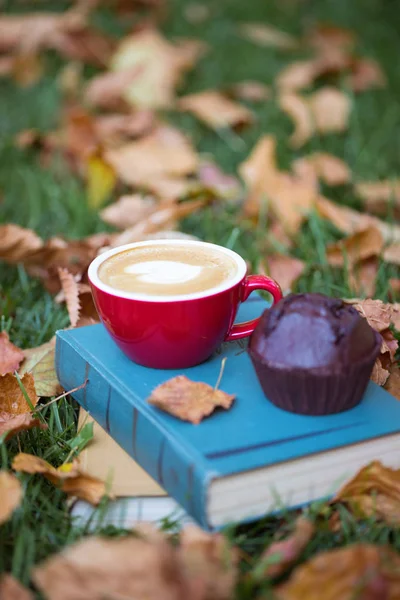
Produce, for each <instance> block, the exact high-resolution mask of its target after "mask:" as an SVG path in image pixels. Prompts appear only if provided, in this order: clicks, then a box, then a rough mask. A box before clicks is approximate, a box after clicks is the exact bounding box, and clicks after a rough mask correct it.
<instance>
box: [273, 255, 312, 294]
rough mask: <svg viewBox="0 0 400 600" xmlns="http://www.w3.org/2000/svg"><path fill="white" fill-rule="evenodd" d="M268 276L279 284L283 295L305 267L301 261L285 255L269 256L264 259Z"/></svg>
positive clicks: (290, 289) (291, 287) (288, 290)
mask: <svg viewBox="0 0 400 600" xmlns="http://www.w3.org/2000/svg"><path fill="white" fill-rule="evenodd" d="M266 263H267V265H268V274H269V275H270V276H271V277H272V279H275V280H276V281H278V282H279V285H280V286H281V288H282V291H283V293H286V292H290V291H292V289H293V285H294V284H295V282H296V281H297V280H298V278H299V277H300V276H301V275H302V274H303V272H304V270H305V268H306V265H305V263H304V262H303V261H302V260H299V259H298V258H294V257H292V256H287V255H285V254H271V255H269V256H268V258H267V259H266Z"/></svg>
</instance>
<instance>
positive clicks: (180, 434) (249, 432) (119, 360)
mask: <svg viewBox="0 0 400 600" xmlns="http://www.w3.org/2000/svg"><path fill="white" fill-rule="evenodd" d="M265 306H267V305H266V303H264V301H263V300H262V299H261V298H260V297H255V298H254V299H250V300H248V301H247V302H246V303H245V304H244V305H243V306H242V307H241V310H240V311H239V315H238V318H239V319H240V320H243V319H250V318H253V317H255V316H257V315H259V314H261V312H262V310H263V309H264V308H265ZM223 357H227V361H226V364H225V369H224V373H223V377H222V381H221V384H220V389H222V390H223V391H225V392H227V393H229V394H235V395H236V400H235V402H234V404H233V406H232V407H231V409H230V410H228V411H225V410H219V411H216V412H214V413H213V414H212V415H211V416H210V417H208V418H206V419H204V420H203V421H202V422H201V423H200V424H199V425H192V424H191V423H188V422H184V421H181V420H178V419H176V418H175V417H173V416H171V415H169V414H166V413H165V412H162V411H161V410H159V409H157V408H155V407H153V406H151V405H149V404H148V403H147V401H146V399H147V398H148V397H149V396H150V394H151V392H152V390H153V389H154V388H155V387H156V386H157V385H159V384H161V383H163V382H165V381H167V380H168V379H170V378H172V377H175V376H176V375H178V374H182V373H184V374H185V375H186V376H187V377H189V378H190V379H192V380H194V381H204V382H206V383H209V384H210V385H212V386H214V385H215V383H216V381H217V379H218V375H219V373H220V369H221V361H222V358H223ZM56 365H57V373H58V377H59V380H60V382H61V384H62V386H63V387H64V388H65V389H66V390H71V389H73V388H75V387H77V386H79V385H81V384H82V383H84V381H86V380H87V384H86V386H85V387H84V388H83V389H81V390H79V391H77V392H76V393H74V394H73V396H74V398H76V400H77V401H78V402H79V403H80V404H81V405H82V406H83V407H84V408H85V409H86V410H87V411H88V412H90V413H91V414H92V416H93V417H94V418H95V419H96V420H97V421H98V422H99V423H100V425H101V426H102V427H103V428H104V429H105V430H106V431H107V432H108V433H110V435H111V436H112V437H113V438H114V439H115V440H116V441H117V442H118V443H119V444H120V445H121V446H122V447H123V448H124V449H125V450H126V451H127V452H128V453H129V454H130V455H131V456H132V457H133V458H134V460H136V461H137V462H138V463H139V464H140V465H141V466H142V467H143V468H144V469H145V470H146V471H147V472H148V473H149V475H151V477H153V478H154V479H155V480H157V481H158V482H159V484H160V485H161V486H162V487H163V488H164V489H165V490H166V491H167V492H168V493H169V494H170V496H172V497H173V498H174V499H175V500H176V501H177V502H178V503H179V504H180V505H181V506H182V507H183V508H184V509H185V510H186V511H187V513H188V514H189V515H191V516H192V517H193V518H194V519H195V520H196V521H197V522H198V523H199V524H200V525H201V526H203V527H204V528H205V529H217V528H220V527H222V526H224V525H225V524H228V523H232V522H243V521H247V520H252V519H255V518H258V517H260V516H263V515H265V514H266V513H268V512H271V511H274V510H279V509H281V508H282V507H284V506H285V507H294V506H300V505H302V504H305V503H307V502H310V501H313V500H316V499H320V498H323V497H328V496H330V495H332V494H333V493H334V492H335V490H336V489H337V488H338V486H339V485H341V484H342V483H343V482H344V481H345V480H346V479H347V478H348V477H350V476H352V475H353V474H354V473H355V472H356V471H357V470H358V469H359V468H360V467H361V466H363V465H364V464H366V463H368V462H369V461H371V460H374V459H379V460H382V461H383V462H384V463H385V464H387V465H389V466H393V467H400V435H399V432H400V402H399V401H398V400H396V399H395V398H394V397H393V396H391V395H390V394H388V393H387V392H386V391H385V390H383V389H382V388H379V387H378V386H377V385H375V384H374V383H372V382H371V383H370V384H369V385H368V388H367V391H366V393H365V396H364V398H363V400H362V402H361V404H360V405H359V406H357V407H355V408H353V409H352V410H350V411H347V412H343V413H340V414H336V415H329V416H323V417H309V416H301V415H295V414H292V413H289V412H285V411H283V410H281V409H279V408H277V407H275V406H274V405H273V404H272V403H270V402H269V401H268V400H267V399H266V398H265V397H264V395H263V392H262V390H261V388H260V385H259V383H258V380H257V378H256V376H255V373H254V370H253V367H252V364H251V362H250V359H249V357H248V355H247V352H246V348H245V344H244V343H228V344H224V345H223V347H222V348H221V349H220V351H219V352H218V353H216V354H215V355H214V356H213V357H211V358H210V359H209V360H208V361H207V362H205V363H203V364H201V365H199V366H197V367H193V368H190V369H185V370H184V371H170V370H168V371H164V370H154V369H148V368H146V367H141V366H139V365H136V364H134V363H132V362H131V361H130V360H129V359H128V358H126V357H125V355H124V354H123V353H122V352H121V351H120V350H119V349H118V348H117V346H116V345H115V344H114V343H113V341H112V340H111V339H110V338H109V336H108V334H107V332H106V330H105V329H104V327H103V326H102V325H93V326H89V327H82V328H80V329H75V330H69V331H59V332H58V333H57V346H56Z"/></svg>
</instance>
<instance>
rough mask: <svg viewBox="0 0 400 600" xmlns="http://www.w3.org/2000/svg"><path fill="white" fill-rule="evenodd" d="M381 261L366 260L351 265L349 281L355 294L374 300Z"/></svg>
mask: <svg viewBox="0 0 400 600" xmlns="http://www.w3.org/2000/svg"><path fill="white" fill-rule="evenodd" d="M378 269H379V260H378V259H377V258H376V257H371V258H366V259H365V260H362V261H360V262H359V263H357V264H356V265H349V270H348V280H349V286H350V289H351V290H352V293H353V294H356V295H357V296H360V295H361V296H366V297H368V298H372V297H373V296H374V295H375V289H376V280H377V276H378Z"/></svg>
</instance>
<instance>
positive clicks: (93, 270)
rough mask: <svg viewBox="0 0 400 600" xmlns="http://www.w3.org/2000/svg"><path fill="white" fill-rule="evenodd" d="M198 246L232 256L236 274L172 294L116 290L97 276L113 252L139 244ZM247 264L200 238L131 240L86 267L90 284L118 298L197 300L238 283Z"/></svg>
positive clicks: (160, 300)
mask: <svg viewBox="0 0 400 600" xmlns="http://www.w3.org/2000/svg"><path fill="white" fill-rule="evenodd" d="M149 245H151V246H165V245H168V246H177V245H179V246H188V245H190V246H199V247H203V248H204V247H206V248H215V249H218V251H219V252H222V253H223V254H226V255H228V256H230V257H231V258H233V260H234V261H235V262H236V264H237V267H238V270H237V273H236V275H235V276H234V277H233V278H231V279H229V280H228V281H226V282H225V283H222V284H221V285H218V286H215V287H213V288H210V289H208V290H204V291H202V292H194V293H192V294H176V295H174V296H153V295H151V294H139V293H135V292H126V291H123V290H118V289H116V288H113V287H111V286H110V285H108V284H106V283H104V282H103V281H101V279H100V278H99V276H98V270H99V267H100V265H101V264H102V263H103V262H105V261H106V260H107V259H109V258H110V257H111V256H114V255H115V254H119V253H120V252H125V251H126V250H130V249H132V248H138V247H141V246H149ZM246 272H247V265H246V262H245V260H244V259H243V258H242V257H241V256H240V255H239V254H237V252H234V250H230V249H229V248H225V247H224V246H220V245H219V244H212V243H210V242H203V241H202V240H179V239H175V240H174V239H172V240H161V239H160V240H145V241H141V242H132V243H130V244H124V245H122V246H117V247H116V248H111V249H110V250H106V251H105V252H103V253H102V254H99V256H97V257H96V258H95V259H93V260H92V262H91V263H90V265H89V268H88V278H89V282H90V284H91V285H93V286H94V287H96V288H98V289H99V290H101V291H102V292H106V293H107V294H110V295H112V296H116V297H118V298H126V299H127V300H135V301H142V302H159V303H166V302H184V301H186V300H199V299H200V298H208V297H210V296H215V295H216V294H219V293H221V292H225V291H226V290H229V289H231V288H233V287H235V286H236V285H237V284H238V283H240V282H241V281H242V280H243V278H244V277H245V276H246Z"/></svg>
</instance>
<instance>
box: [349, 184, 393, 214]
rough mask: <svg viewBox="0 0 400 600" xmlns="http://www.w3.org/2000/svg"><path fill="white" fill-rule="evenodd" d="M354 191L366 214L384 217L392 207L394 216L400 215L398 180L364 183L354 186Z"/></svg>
mask: <svg viewBox="0 0 400 600" xmlns="http://www.w3.org/2000/svg"><path fill="white" fill-rule="evenodd" d="M355 191H356V193H357V194H358V195H359V196H360V198H361V199H362V200H363V203H364V206H365V208H366V209H367V211H368V212H372V213H376V214H382V215H386V214H387V212H388V210H389V209H390V208H391V207H392V206H393V210H394V213H395V214H396V216H398V215H399V214H400V180H398V179H394V180H392V181H390V180H387V181H364V182H360V183H358V184H356V185H355Z"/></svg>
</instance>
